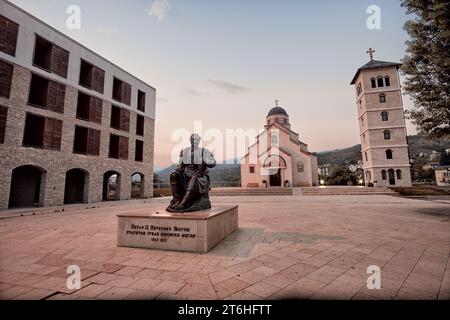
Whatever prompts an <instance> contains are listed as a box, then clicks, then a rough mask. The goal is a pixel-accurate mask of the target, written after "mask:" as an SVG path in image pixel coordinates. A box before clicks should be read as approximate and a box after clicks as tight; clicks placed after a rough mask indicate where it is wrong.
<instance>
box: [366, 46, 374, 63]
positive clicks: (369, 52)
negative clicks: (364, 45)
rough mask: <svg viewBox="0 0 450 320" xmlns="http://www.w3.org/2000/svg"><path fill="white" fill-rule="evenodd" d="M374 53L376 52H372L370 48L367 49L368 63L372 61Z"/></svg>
mask: <svg viewBox="0 0 450 320" xmlns="http://www.w3.org/2000/svg"><path fill="white" fill-rule="evenodd" d="M375 52H376V51H375V50H373V49H372V48H369V50H367V52H366V53H367V54H368V55H369V57H370V61H373V54H374V53H375Z"/></svg>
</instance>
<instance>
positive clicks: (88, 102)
mask: <svg viewBox="0 0 450 320" xmlns="http://www.w3.org/2000/svg"><path fill="white" fill-rule="evenodd" d="M102 105H103V101H102V100H100V99H98V98H95V97H92V96H89V95H87V94H84V93H82V92H78V103H77V118H78V119H81V120H86V121H90V122H95V123H98V124H101V123H102Z"/></svg>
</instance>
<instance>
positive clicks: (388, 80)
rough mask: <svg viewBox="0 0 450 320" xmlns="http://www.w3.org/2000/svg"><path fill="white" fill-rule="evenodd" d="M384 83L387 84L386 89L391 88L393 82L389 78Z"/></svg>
mask: <svg viewBox="0 0 450 320" xmlns="http://www.w3.org/2000/svg"><path fill="white" fill-rule="evenodd" d="M384 83H385V84H386V87H390V86H391V80H390V79H389V77H386V78H384Z"/></svg>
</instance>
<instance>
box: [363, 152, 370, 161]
mask: <svg viewBox="0 0 450 320" xmlns="http://www.w3.org/2000/svg"><path fill="white" fill-rule="evenodd" d="M364 155H365V157H366V161H369V156H368V155H367V152H364Z"/></svg>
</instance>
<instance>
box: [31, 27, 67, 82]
mask: <svg viewBox="0 0 450 320" xmlns="http://www.w3.org/2000/svg"><path fill="white" fill-rule="evenodd" d="M33 64H34V65H35V66H37V67H39V68H42V69H44V70H46V71H48V72H52V73H55V74H57V75H59V76H61V77H63V78H67V70H68V67H69V51H67V50H65V49H63V48H61V47H59V46H57V45H55V44H53V43H51V42H50V41H48V40H46V39H44V38H42V37H40V36H38V35H36V41H35V46H34V57H33Z"/></svg>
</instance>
